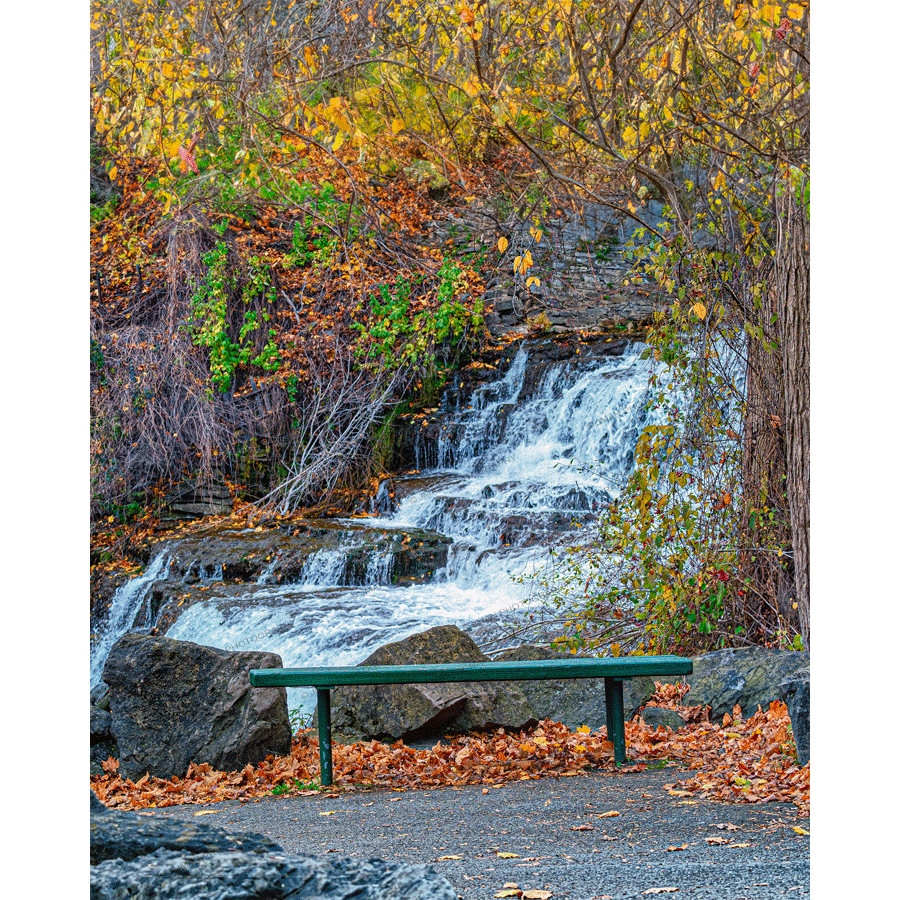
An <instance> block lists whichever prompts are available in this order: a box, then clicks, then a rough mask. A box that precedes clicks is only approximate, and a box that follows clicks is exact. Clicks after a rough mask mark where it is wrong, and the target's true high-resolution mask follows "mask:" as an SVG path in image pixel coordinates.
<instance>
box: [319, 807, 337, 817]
mask: <svg viewBox="0 0 900 900" xmlns="http://www.w3.org/2000/svg"><path fill="white" fill-rule="evenodd" d="M319 815H320V816H333V815H334V810H333V809H329V810H328V811H327V812H320V813H319Z"/></svg>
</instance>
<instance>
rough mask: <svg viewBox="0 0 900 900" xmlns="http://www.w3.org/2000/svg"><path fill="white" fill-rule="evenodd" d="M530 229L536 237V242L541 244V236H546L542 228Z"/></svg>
mask: <svg viewBox="0 0 900 900" xmlns="http://www.w3.org/2000/svg"><path fill="white" fill-rule="evenodd" d="M528 231H529V233H530V234H531V236H532V237H533V238H534V240H535V243H537V244H539V243H540V242H541V238H542V237H543V236H544V232H543V231H542V230H541V229H540V228H529V229H528Z"/></svg>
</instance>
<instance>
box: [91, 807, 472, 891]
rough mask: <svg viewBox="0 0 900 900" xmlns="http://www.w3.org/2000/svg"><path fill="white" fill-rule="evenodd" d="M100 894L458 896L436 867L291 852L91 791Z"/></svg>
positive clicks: (94, 882)
mask: <svg viewBox="0 0 900 900" xmlns="http://www.w3.org/2000/svg"><path fill="white" fill-rule="evenodd" d="M90 881H91V893H90V895H91V898H92V900H125V898H136V897H139V898H142V900H175V898H183V897H190V898H191V900H226V898H227V900H282V898H285V900H286V898H291V900H303V898H308V900H313V898H319V900H350V898H353V900H426V898H427V900H456V896H457V894H456V891H455V890H454V889H453V887H452V886H451V884H450V882H449V881H447V879H446V878H444V877H443V876H440V875H438V874H437V873H436V872H435V871H434V869H433V868H431V867H430V866H411V865H399V864H394V863H388V862H385V861H384V860H380V859H372V860H368V861H362V860H355V859H348V858H338V859H335V858H334V857H329V858H328V859H327V860H323V859H317V858H315V857H312V856H297V855H293V854H288V853H285V852H284V850H282V848H281V847H280V846H279V845H278V844H276V843H274V842H273V841H270V840H268V839H267V838H265V837H263V836H262V835H255V834H250V833H236V832H228V831H226V830H225V829H222V828H216V827H214V826H210V825H204V824H199V823H197V824H194V823H190V822H187V823H185V822H176V821H171V820H165V819H149V818H146V817H144V816H139V815H138V814H136V813H129V812H119V811H116V810H104V809H102V805H101V804H99V803H97V802H95V797H94V796H93V794H92V797H91V876H90Z"/></svg>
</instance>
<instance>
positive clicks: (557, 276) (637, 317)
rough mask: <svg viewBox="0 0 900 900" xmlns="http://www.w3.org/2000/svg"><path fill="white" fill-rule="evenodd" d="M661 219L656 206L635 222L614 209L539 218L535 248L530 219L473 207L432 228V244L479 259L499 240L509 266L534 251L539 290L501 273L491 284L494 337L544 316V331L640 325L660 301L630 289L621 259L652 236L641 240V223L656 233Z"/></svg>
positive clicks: (589, 206) (583, 206) (488, 318)
mask: <svg viewBox="0 0 900 900" xmlns="http://www.w3.org/2000/svg"><path fill="white" fill-rule="evenodd" d="M662 213H663V207H662V204H661V203H660V202H658V201H656V200H649V201H648V202H647V203H646V204H642V205H641V207H640V209H639V211H638V212H637V213H636V215H637V216H638V217H639V219H640V221H638V220H637V219H636V218H634V217H631V216H629V215H627V214H623V213H621V212H620V211H619V210H618V209H615V208H613V207H612V206H606V205H604V204H600V203H594V202H587V203H580V204H579V205H578V208H577V209H574V208H566V209H555V210H553V212H551V213H550V214H549V215H547V216H545V217H543V218H542V222H541V225H542V229H543V232H544V237H543V240H541V241H540V243H537V242H535V241H534V239H533V236H532V233H531V226H532V223H531V220H530V219H529V218H527V217H523V218H520V217H519V216H518V215H512V216H509V217H508V218H507V219H505V220H504V221H500V220H499V219H498V218H497V215H496V213H495V212H494V211H493V210H491V209H489V208H486V207H484V206H482V205H481V204H478V203H473V204H469V205H467V206H466V207H463V208H461V209H457V210H455V211H454V214H453V215H450V216H448V217H447V220H446V221H442V222H440V223H435V225H434V230H435V235H434V240H435V241H436V242H437V243H438V244H439V245H440V246H445V245H447V244H451V245H453V247H454V249H455V250H456V251H457V252H459V253H467V252H472V253H480V252H484V250H485V249H486V248H488V247H490V248H494V247H496V245H497V240H498V238H499V237H500V236H501V235H503V236H505V237H507V238H508V240H509V244H510V246H509V249H508V250H507V254H508V256H509V258H510V259H512V258H513V257H514V256H516V255H517V254H522V253H524V252H525V250H526V249H527V250H529V252H531V254H532V257H533V259H534V268H533V269H532V270H531V272H532V273H533V274H536V275H539V276H540V279H541V284H540V285H533V286H532V287H531V288H526V287H525V285H524V284H523V283H522V282H523V280H524V279H522V277H521V276H516V275H514V274H513V273H512V272H511V269H510V268H509V267H506V268H503V267H502V266H501V267H498V268H497V270H496V271H495V272H494V274H493V277H492V278H490V279H489V283H488V285H487V290H486V292H485V294H484V298H483V299H484V306H485V310H486V314H485V322H486V324H487V325H488V327H489V328H490V329H491V331H492V332H494V333H495V334H503V333H508V332H509V331H510V330H514V331H515V330H517V326H519V327H522V323H526V322H527V321H528V320H529V319H534V318H536V317H538V316H541V315H542V316H543V317H544V319H543V322H544V326H545V327H549V328H552V329H555V330H559V331H563V330H567V329H571V328H591V327H596V326H598V325H603V324H609V323H623V324H624V323H633V322H644V321H646V320H647V319H649V318H650V316H651V315H652V313H653V311H654V309H656V308H659V305H660V302H661V301H660V298H659V297H658V296H656V295H654V294H653V293H651V292H650V291H648V290H647V289H646V288H642V287H640V286H637V285H635V284H633V283H632V284H628V283H627V281H628V279H627V276H628V272H629V269H630V268H631V265H632V264H631V262H630V261H629V260H627V259H626V257H625V252H626V249H627V245H628V243H629V242H632V241H633V242H634V243H636V244H641V243H644V242H646V241H647V240H648V239H649V233H648V234H642V233H641V226H642V224H647V225H650V226H651V227H652V228H655V229H659V228H660V226H661V224H662V221H663V216H662Z"/></svg>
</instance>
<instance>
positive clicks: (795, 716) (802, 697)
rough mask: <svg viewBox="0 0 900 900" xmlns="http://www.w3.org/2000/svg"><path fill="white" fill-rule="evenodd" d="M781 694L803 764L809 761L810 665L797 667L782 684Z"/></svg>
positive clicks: (798, 757)
mask: <svg viewBox="0 0 900 900" xmlns="http://www.w3.org/2000/svg"><path fill="white" fill-rule="evenodd" d="M780 688H781V694H782V696H783V698H784V702H785V703H786V704H787V708H788V714H789V715H790V717H791V730H792V731H793V732H794V742H795V743H796V744H797V759H798V760H799V761H800V765H801V766H805V765H806V764H807V763H808V762H809V716H810V696H809V666H805V667H803V668H801V669H797V670H796V671H795V672H793V673H792V674H790V675H788V676H787V678H785V679H784V680H783V681H782V682H781V684H780Z"/></svg>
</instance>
